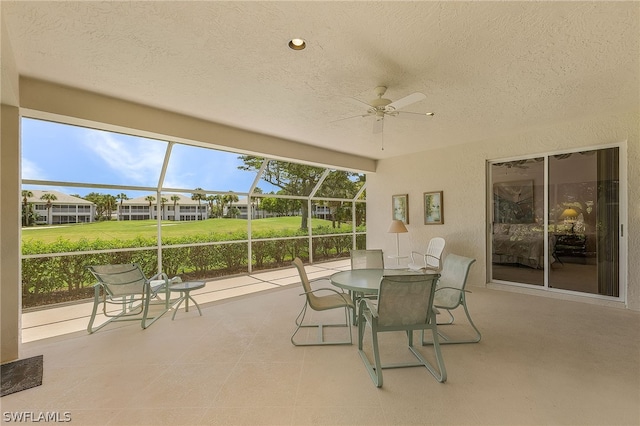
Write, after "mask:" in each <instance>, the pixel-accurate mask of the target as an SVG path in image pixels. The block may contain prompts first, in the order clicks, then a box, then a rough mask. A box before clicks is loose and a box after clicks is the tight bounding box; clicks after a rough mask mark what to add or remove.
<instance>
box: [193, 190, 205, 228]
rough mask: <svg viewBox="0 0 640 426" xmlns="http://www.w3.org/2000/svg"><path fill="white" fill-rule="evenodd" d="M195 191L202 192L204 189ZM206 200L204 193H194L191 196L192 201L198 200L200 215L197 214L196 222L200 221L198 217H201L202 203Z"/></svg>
mask: <svg viewBox="0 0 640 426" xmlns="http://www.w3.org/2000/svg"><path fill="white" fill-rule="evenodd" d="M194 191H202V188H199V187H198V188H196V189H194ZM205 198H206V196H205V195H204V194H203V193H202V192H194V193H193V195H192V196H191V199H192V200H194V201H195V200H198V213H197V214H196V220H198V217H199V216H200V201H201V200H204V199H205Z"/></svg>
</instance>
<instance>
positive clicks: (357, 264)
mask: <svg viewBox="0 0 640 426" xmlns="http://www.w3.org/2000/svg"><path fill="white" fill-rule="evenodd" d="M351 269H384V256H383V255H382V250H380V249H369V250H351Z"/></svg>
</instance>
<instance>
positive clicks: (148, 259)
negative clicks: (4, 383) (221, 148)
mask: <svg viewBox="0 0 640 426" xmlns="http://www.w3.org/2000/svg"><path fill="white" fill-rule="evenodd" d="M363 231H364V229H363ZM329 233H331V228H319V229H314V236H316V237H315V238H313V239H312V241H313V243H312V245H313V259H314V261H322V260H329V259H334V258H339V257H346V256H349V250H350V249H351V245H352V234H344V235H339V236H327V237H317V235H323V234H329ZM306 234H307V233H306V231H300V230H298V231H289V232H282V231H279V232H278V233H277V235H276V233H275V232H266V233H260V234H254V235H253V241H252V244H251V254H252V269H256V270H260V269H270V268H277V267H282V266H286V265H288V264H289V263H290V262H291V260H293V259H294V258H295V257H300V258H301V259H303V260H308V259H309V239H308V237H306ZM269 238H286V239H278V240H271V239H269ZM246 239H247V235H246V232H240V233H235V234H232V233H228V234H208V235H197V236H189V237H181V238H166V239H163V241H162V244H163V249H162V267H163V272H165V273H166V274H167V275H169V276H175V275H180V276H181V277H182V279H183V280H189V279H206V278H214V277H219V276H224V275H232V274H238V273H246V272H247V271H248V267H247V252H248V243H247V242H246V241H242V240H246ZM256 240H257V241H256ZM234 241H237V242H234ZM156 244H157V243H156V239H155V238H141V237H138V238H135V239H133V240H129V241H122V240H108V241H106V240H101V239H96V240H86V239H83V240H80V241H77V242H71V241H66V240H62V239H60V240H57V241H55V242H54V243H51V244H45V243H42V242H40V241H33V240H30V241H26V242H24V243H23V245H22V252H23V255H35V254H47V255H48V256H44V257H32V258H25V259H23V260H22V306H23V308H29V307H34V306H41V305H47V304H51V303H56V302H59V301H68V300H77V299H85V298H87V297H91V296H92V294H93V290H92V287H93V284H94V283H95V279H94V278H93V276H92V275H91V273H89V272H88V271H87V268H86V267H87V266H88V265H102V264H117V263H138V264H140V266H141V267H142V269H143V271H144V273H145V274H146V275H147V276H148V277H150V276H153V275H154V274H156V273H157V265H158V250H157V249H142V250H130V249H132V248H136V247H153V246H155V245H156ZM193 244H197V245H193ZM176 245H189V246H187V247H172V246H176ZM365 245H366V235H357V236H356V246H357V248H364V247H365ZM166 246H169V247H166ZM98 250H107V252H104V253H95V251H98ZM76 251H78V252H80V251H81V252H92V253H81V254H77V255H63V256H60V255H56V254H55V253H65V252H66V253H70V252H76Z"/></svg>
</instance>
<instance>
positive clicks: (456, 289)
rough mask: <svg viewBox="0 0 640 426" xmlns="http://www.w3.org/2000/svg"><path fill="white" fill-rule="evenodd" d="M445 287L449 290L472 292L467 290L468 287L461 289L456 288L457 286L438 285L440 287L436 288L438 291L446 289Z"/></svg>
mask: <svg viewBox="0 0 640 426" xmlns="http://www.w3.org/2000/svg"><path fill="white" fill-rule="evenodd" d="M444 289H447V290H455V291H459V292H461V293H462V292H464V293H471V292H470V291H469V290H467V289H464V290H463V289H459V288H455V287H438V288H436V291H439V290H444Z"/></svg>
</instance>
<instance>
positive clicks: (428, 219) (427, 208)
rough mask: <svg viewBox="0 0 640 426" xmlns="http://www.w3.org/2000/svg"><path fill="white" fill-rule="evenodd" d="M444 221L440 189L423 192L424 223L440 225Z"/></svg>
mask: <svg viewBox="0 0 640 426" xmlns="http://www.w3.org/2000/svg"><path fill="white" fill-rule="evenodd" d="M443 223H444V199H443V197H442V191H434V192H425V193H424V224H425V225H442V224H443Z"/></svg>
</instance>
